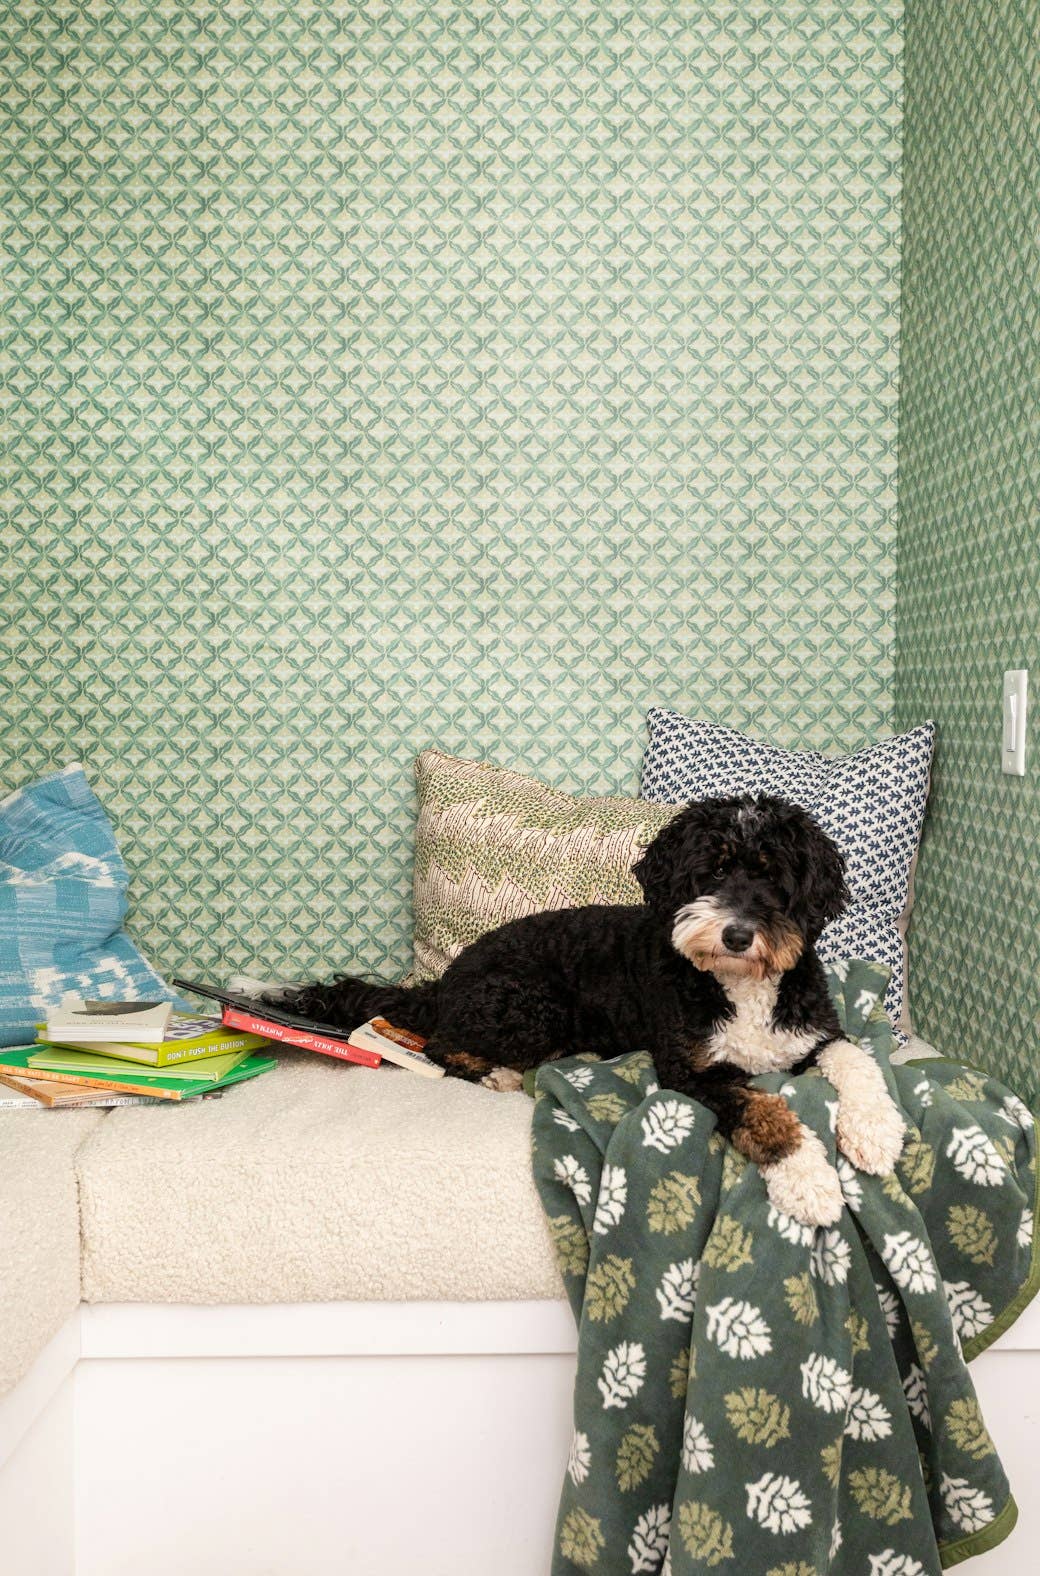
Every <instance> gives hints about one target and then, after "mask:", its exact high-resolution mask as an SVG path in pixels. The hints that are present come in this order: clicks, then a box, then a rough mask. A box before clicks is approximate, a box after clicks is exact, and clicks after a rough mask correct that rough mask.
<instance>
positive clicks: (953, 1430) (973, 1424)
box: [944, 1395, 993, 1461]
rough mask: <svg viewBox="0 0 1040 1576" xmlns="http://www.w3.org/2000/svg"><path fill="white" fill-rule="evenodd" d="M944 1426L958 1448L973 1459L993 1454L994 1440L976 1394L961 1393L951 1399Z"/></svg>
mask: <svg viewBox="0 0 1040 1576" xmlns="http://www.w3.org/2000/svg"><path fill="white" fill-rule="evenodd" d="M944 1426H945V1428H946V1432H947V1433H948V1434H949V1436H950V1438H951V1439H952V1440H953V1442H954V1444H955V1445H956V1446H957V1448H958V1450H963V1451H964V1453H965V1455H967V1456H971V1458H972V1460H973V1461H981V1460H983V1458H984V1457H985V1456H991V1455H992V1454H993V1441H992V1439H991V1438H990V1437H989V1430H988V1429H987V1427H986V1425H985V1423H984V1422H983V1420H982V1411H981V1409H980V1407H979V1403H978V1402H977V1401H976V1400H975V1398H974V1396H970V1395H961V1396H958V1397H957V1398H956V1400H954V1401H951V1402H950V1406H949V1409H948V1411H947V1413H946V1418H945V1423H944Z"/></svg>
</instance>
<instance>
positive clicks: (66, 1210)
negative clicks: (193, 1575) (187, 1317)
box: [0, 1111, 103, 1563]
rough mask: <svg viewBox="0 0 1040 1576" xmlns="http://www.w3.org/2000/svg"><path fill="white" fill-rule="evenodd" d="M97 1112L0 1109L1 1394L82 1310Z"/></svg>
mask: <svg viewBox="0 0 1040 1576" xmlns="http://www.w3.org/2000/svg"><path fill="white" fill-rule="evenodd" d="M102 1115H103V1113H102V1112H101V1111H4V1112H3V1114H2V1117H0V1395H5V1394H6V1393H7V1391H8V1390H10V1389H12V1388H13V1387H14V1385H16V1384H17V1383H18V1381H19V1379H21V1377H22V1375H23V1374H25V1373H27V1372H28V1370H29V1369H30V1368H31V1367H32V1364H33V1362H34V1361H35V1359H36V1357H37V1356H38V1355H39V1353H40V1352H41V1351H42V1350H43V1348H44V1347H45V1346H46V1345H47V1342H48V1341H49V1340H50V1339H51V1336H53V1335H56V1334H57V1333H58V1331H59V1330H60V1329H61V1327H62V1325H63V1324H64V1323H65V1320H66V1319H67V1318H68V1317H69V1315H70V1314H72V1313H74V1312H75V1310H76V1308H77V1307H78V1306H79V1262H80V1260H79V1211H78V1209H77V1205H76V1171H75V1164H74V1161H75V1153H76V1150H77V1148H78V1147H79V1145H80V1144H81V1143H82V1141H83V1139H84V1138H85V1137H86V1136H87V1134H88V1133H90V1132H91V1131H92V1130H93V1129H95V1128H96V1127H98V1126H99V1125H100V1123H101V1119H102ZM0 1563H2V1561H0Z"/></svg>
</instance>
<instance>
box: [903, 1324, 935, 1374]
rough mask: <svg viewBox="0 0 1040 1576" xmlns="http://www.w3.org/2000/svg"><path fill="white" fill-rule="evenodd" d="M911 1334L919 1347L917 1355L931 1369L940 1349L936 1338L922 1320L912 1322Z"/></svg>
mask: <svg viewBox="0 0 1040 1576" xmlns="http://www.w3.org/2000/svg"><path fill="white" fill-rule="evenodd" d="M910 1333H911V1335H912V1336H913V1338H914V1345H915V1346H916V1347H917V1355H918V1357H919V1358H920V1359H921V1361H922V1362H923V1363H924V1365H925V1367H926V1368H930V1367H931V1366H932V1363H933V1362H934V1360H935V1359H936V1357H938V1355H939V1347H938V1344H937V1342H936V1339H935V1336H934V1335H933V1334H932V1331H931V1330H930V1329H929V1328H928V1326H927V1324H925V1323H924V1321H923V1320H922V1319H911V1320H910Z"/></svg>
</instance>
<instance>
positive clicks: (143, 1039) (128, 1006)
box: [45, 996, 173, 1045]
mask: <svg viewBox="0 0 1040 1576" xmlns="http://www.w3.org/2000/svg"><path fill="white" fill-rule="evenodd" d="M172 1014H173V1003H172V1002H169V1001H93V1000H90V999H87V1000H84V998H83V997H82V996H66V997H64V998H63V1000H62V1003H61V1006H60V1007H51V1008H50V1009H49V1010H48V1013H47V1023H46V1029H45V1033H46V1036H47V1039H48V1040H58V1041H61V1040H65V1041H68V1040H77V1041H79V1042H80V1043H81V1044H89V1045H108V1044H111V1043H113V1042H117V1043H118V1042H120V1041H129V1042H130V1043H131V1044H134V1045H161V1044H162V1042H163V1039H164V1038H165V1035H166V1028H167V1025H168V1024H169V1021H170V1018H171V1016H172Z"/></svg>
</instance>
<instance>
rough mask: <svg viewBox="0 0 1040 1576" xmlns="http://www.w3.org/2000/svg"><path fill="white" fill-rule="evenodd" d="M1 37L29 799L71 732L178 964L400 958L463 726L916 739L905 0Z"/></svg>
mask: <svg viewBox="0 0 1040 1576" xmlns="http://www.w3.org/2000/svg"><path fill="white" fill-rule="evenodd" d="M3 34H4V44H5V47H4V49H3V51H2V52H0V69H2V71H3V76H4V80H3V90H2V94H0V117H2V118H0V186H2V200H0V246H2V279H3V288H4V291H5V304H4V313H3V323H4V328H3V335H4V338H3V349H2V381H3V402H4V403H3V410H2V413H0V415H2V419H3V422H4V426H5V432H4V436H3V442H2V444H0V448H2V450H3V458H2V461H0V463H2V467H3V469H2V474H0V487H2V494H3V496H2V500H0V501H2V507H3V509H4V511H5V519H6V525H5V529H4V546H5V553H6V566H7V569H6V576H7V594H6V597H5V618H6V624H5V637H4V639H5V643H6V644H5V654H6V655H7V656H9V657H10V658H11V659H12V660H11V661H9V662H7V663H5V664H2V665H0V666H2V672H0V684H2V685H3V686H4V690H3V694H2V696H0V702H2V715H3V718H4V738H5V744H6V749H7V761H6V764H5V767H4V771H3V778H4V780H5V782H11V783H13V782H16V781H20V780H23V779H25V778H26V777H28V776H29V775H31V774H33V773H35V772H38V771H40V770H42V769H44V768H46V767H49V766H51V765H53V764H55V763H58V762H63V761H65V760H66V759H68V758H70V757H71V756H74V755H78V756H81V757H82V758H83V760H84V761H85V763H86V765H87V768H88V771H89V773H90V775H91V778H92V780H93V781H94V783H95V785H96V787H97V790H98V793H99V794H100V796H101V797H102V799H103V800H104V802H105V803H106V804H107V805H108V806H109V808H110V809H111V811H112V813H113V815H114V818H115V820H116V822H117V827H118V831H119V834H120V837H121V839H122V843H123V846H124V850H125V852H126V855H127V858H128V861H129V863H130V865H131V868H132V870H133V871H134V876H135V885H134V890H135V894H136V911H135V915H134V922H135V930H136V933H137V935H138V936H139V938H140V939H141V940H142V942H143V943H144V945H145V946H146V948H147V949H148V950H149V952H150V953H151V954H152V955H153V957H154V958H155V959H156V961H157V962H158V963H159V964H160V966H162V967H164V968H165V969H167V970H171V969H174V968H176V967H177V966H178V965H187V963H188V962H189V960H190V962H191V964H192V965H193V966H194V967H195V968H197V969H200V970H205V969H209V968H217V967H230V966H239V965H243V964H246V963H249V962H251V961H252V960H254V959H255V958H258V957H262V958H263V959H265V960H266V962H267V963H268V964H269V965H271V966H273V967H275V968H282V967H291V968H294V969H299V970H301V971H302V970H307V971H309V970H311V969H314V968H318V967H331V966H332V965H334V964H339V963H342V962H344V961H345V960H346V959H347V958H349V957H350V955H351V953H352V952H355V953H356V955H357V957H358V958H359V959H360V961H361V962H362V963H363V964H364V965H365V966H367V967H370V968H372V969H373V970H380V971H382V970H386V969H391V968H396V967H400V966H403V965H404V964H405V963H406V962H407V959H408V947H407V934H408V929H409V922H410V869H411V843H412V833H413V826H414V814H415V809H414V792H413V783H412V772H411V761H412V757H413V755H414V754H415V752H416V751H417V750H418V749H420V748H421V747H423V746H426V745H436V746H438V747H440V748H441V749H443V750H446V751H450V752H454V753H467V752H479V753H483V754H486V755H488V756H490V757H494V758H495V759H497V760H499V761H501V762H503V763H507V764H514V765H518V766H520V767H521V768H525V769H528V770H532V771H534V772H537V773H539V774H541V775H543V776H544V777H546V778H547V779H549V780H550V781H552V782H553V783H555V784H564V785H570V786H572V787H575V788H581V787H588V788H594V789H596V790H598V791H605V792H608V791H618V790H621V791H625V790H634V787H635V783H636V776H637V765H638V761H639V757H640V754H641V750H642V745H643V739H644V723H643V713H644V710H645V707H646V706H647V704H648V703H649V702H651V701H654V702H657V703H659V704H662V705H665V706H677V707H680V708H683V707H685V708H688V709H692V710H695V711H698V712H701V713H703V714H706V715H708V716H709V717H713V718H717V719H719V720H724V721H726V722H729V723H733V724H735V725H737V726H738V727H739V726H747V727H749V728H751V729H753V730H755V731H757V732H759V733H761V734H764V735H775V736H776V737H778V738H779V739H781V740H782V741H784V742H787V743H802V744H810V745H815V746H821V747H828V746H835V745H842V746H850V745H852V746H854V745H858V744H860V743H862V742H864V741H865V740H867V739H869V738H872V737H873V736H874V735H875V734H876V732H877V731H878V730H879V729H881V730H884V729H885V728H886V727H887V725H888V723H889V721H890V711H891V680H892V654H893V653H892V644H893V641H892V609H893V539H894V470H895V417H896V397H895V382H896V379H895V372H896V357H897V304H898V281H897V267H898V226H899V133H900V107H901V106H900V91H901V4H900V3H898V0H855V3H853V0H848V3H811V4H810V3H807V4H801V3H796V0H776V3H771V4H767V3H761V0H747V3H731V0H713V3H705V4H689V3H667V0H654V3H653V4H636V3H627V4H620V3H615V0H559V3H555V0H545V3H537V0H512V3H510V4H501V3H492V0H466V3H461V4H452V3H449V0H440V3H434V0H407V3H404V0H379V3H376V0H337V3H313V0H291V3H285V4H279V3H277V0H271V3H266V4H263V5H260V4H256V5H254V4H246V3H230V4H223V5H219V6H218V5H212V4H207V3H204V0H191V3H188V0H163V3H158V0H154V3H153V0H118V3H105V0H95V3H88V4H83V5H71V4H69V5H66V4H61V5H57V4H38V3H33V0H22V3H20V4H18V5H17V6H10V7H8V8H6V10H5V12H4V23H3Z"/></svg>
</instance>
